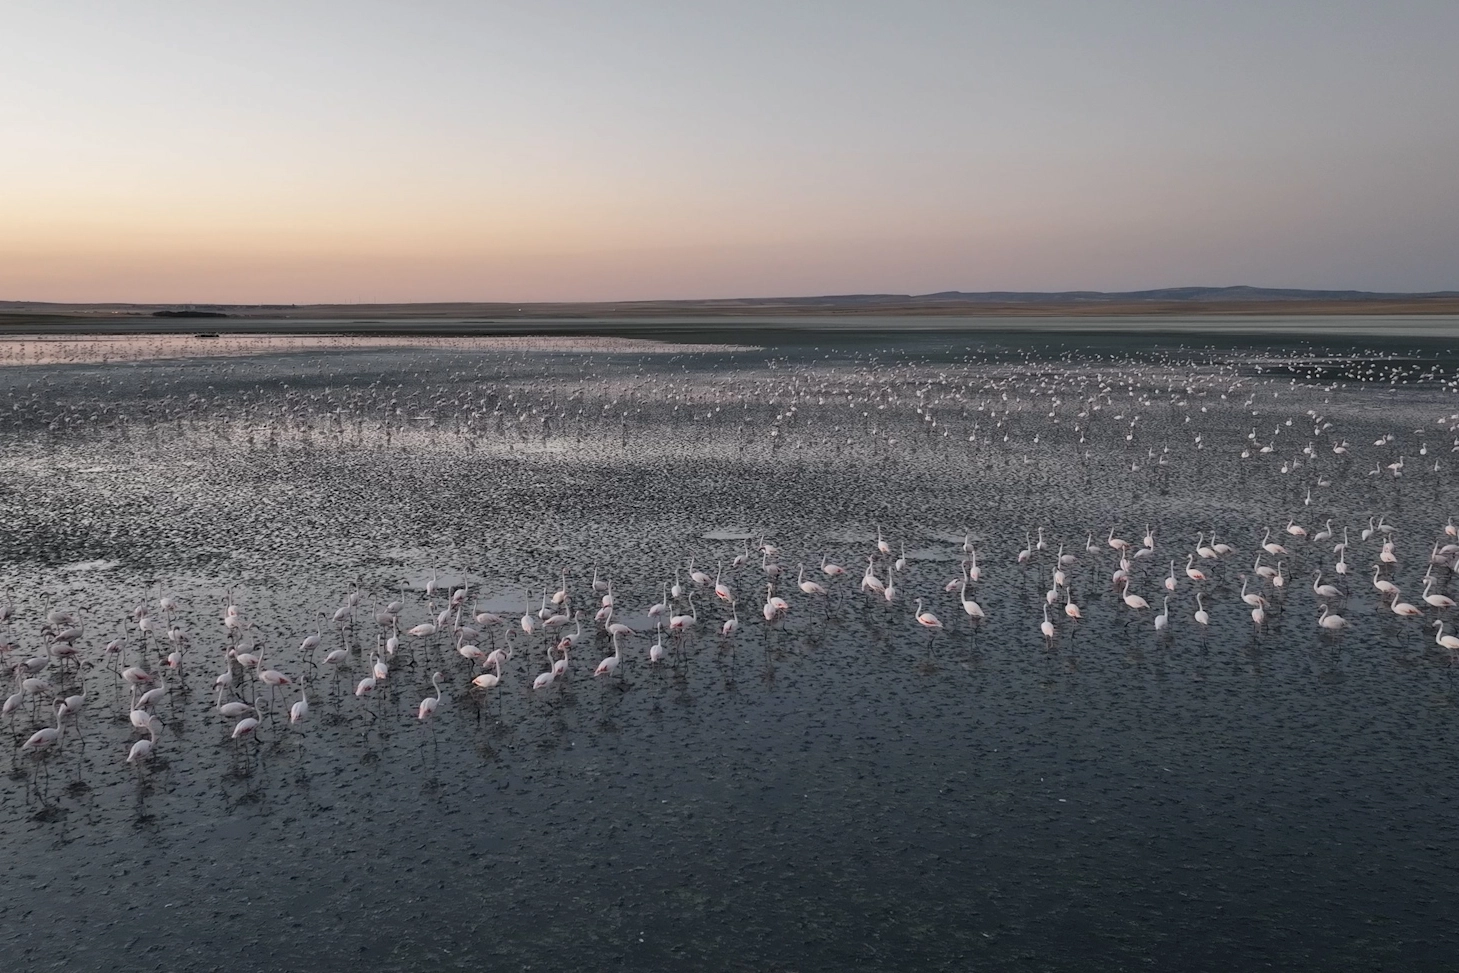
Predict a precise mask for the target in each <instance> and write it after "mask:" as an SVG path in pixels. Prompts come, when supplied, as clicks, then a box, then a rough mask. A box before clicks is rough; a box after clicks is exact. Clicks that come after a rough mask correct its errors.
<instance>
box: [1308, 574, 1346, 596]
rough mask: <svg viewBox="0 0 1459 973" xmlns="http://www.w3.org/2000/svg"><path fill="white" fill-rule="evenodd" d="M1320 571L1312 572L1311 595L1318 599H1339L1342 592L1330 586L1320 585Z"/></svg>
mask: <svg viewBox="0 0 1459 973" xmlns="http://www.w3.org/2000/svg"><path fill="white" fill-rule="evenodd" d="M1321 582H1322V569H1321V568H1319V569H1317V570H1316V571H1314V572H1312V593H1313V594H1315V595H1316V596H1317V597H1318V598H1341V597H1342V592H1341V591H1339V590H1338V589H1337V588H1335V587H1333V586H1332V585H1330V584H1322V583H1321Z"/></svg>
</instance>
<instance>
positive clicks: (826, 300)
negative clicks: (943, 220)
mask: <svg viewBox="0 0 1459 973" xmlns="http://www.w3.org/2000/svg"><path fill="white" fill-rule="evenodd" d="M1455 297H1459V291H1428V292H1424V293H1415V294H1407V293H1385V292H1382V291H1321V290H1302V289H1299V288H1293V287H1245V286H1235V287H1160V288H1156V289H1154V290H1146V291H938V292H937V293H935V294H828V295H825V296H823V297H782V298H768V299H762V300H765V301H767V302H773V303H785V304H827V305H839V304H852V303H863V304H905V303H908V302H912V303H925V304H937V303H959V304H1130V303H1138V302H1141V301H1149V302H1158V303H1170V302H1179V301H1190V302H1220V303H1235V302H1239V301H1263V302H1264V301H1381V302H1385V303H1387V302H1394V301H1413V300H1433V299H1443V298H1455ZM754 302H755V301H754V299H751V300H750V301H748V302H747V303H754ZM706 303H708V302H706Z"/></svg>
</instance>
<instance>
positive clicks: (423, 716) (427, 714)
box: [415, 672, 441, 723]
mask: <svg viewBox="0 0 1459 973" xmlns="http://www.w3.org/2000/svg"><path fill="white" fill-rule="evenodd" d="M431 685H432V686H435V687H436V694H435V695H434V696H427V697H426V698H425V699H423V700H421V701H420V709H418V710H416V714H415V718H416V719H417V720H419V721H420V722H422V723H424V722H426V721H427V720H429V719H430V718H431V717H432V716H435V715H436V707H438V706H440V705H441V674H440V673H439V672H437V673H434V674H432V676H431Z"/></svg>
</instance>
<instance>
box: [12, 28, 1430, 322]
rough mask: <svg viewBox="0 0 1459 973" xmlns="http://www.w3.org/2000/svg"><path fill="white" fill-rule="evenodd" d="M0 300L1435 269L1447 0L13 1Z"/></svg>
mask: <svg viewBox="0 0 1459 973" xmlns="http://www.w3.org/2000/svg"><path fill="white" fill-rule="evenodd" d="M3 36H4V40H5V44H4V56H3V57H0V300H33V301H40V300H47V301H78V302H97V301H133V302H180V303H309V302H386V301H470V300H481V301H522V302H527V301H559V300H561V301H576V300H591V301H600V300H641V299H693V298H717V297H765V296H784V295H810V294H838V293H927V292H932V291H943V290H1065V289H1095V290H1125V289H1134V288H1145V287H1164V286H1180V285H1224V284H1252V285H1258V286H1281V287H1313V288H1359V289H1368V290H1400V291H1410V290H1438V289H1455V288H1459V59H1456V58H1455V56H1454V53H1453V51H1454V44H1455V41H1456V39H1459V3H1456V2H1454V0H1433V2H1427V0H1423V2H1421V0H1390V2H1377V0H1374V2H1361V3H1360V2H1347V0H1261V2H1247V0H1225V2H1222V3H1209V2H1193V0H1151V2H1135V0H1128V2H1126V0H1017V2H1014V0H1009V2H1000V3H991V2H979V0H960V2H953V0H948V2H934V0H895V2H891V0H889V2H861V0H825V2H821V0H799V2H795V0H775V2H762V0H739V2H734V3H716V2H702V3H701V2H695V3H685V2H683V0H663V2H660V0H617V2H607V0H603V2H589V0H534V2H532V3H521V2H512V3H497V2H491V0H477V2H430V0H415V2H410V3H406V2H396V3H377V2H370V0H347V2H346V0H331V2H323V0H289V2H282V3H274V2H266V0H252V2H250V3H247V4H241V3H237V2H231V0H229V2H211V0H190V2H148V0H126V2H106V0H83V2H70V0H45V2H31V0H11V2H10V3H8V4H7V5H6V13H5V17H4V30H3Z"/></svg>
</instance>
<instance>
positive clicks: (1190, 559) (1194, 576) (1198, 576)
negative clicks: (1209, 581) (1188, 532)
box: [1185, 554, 1206, 581]
mask: <svg viewBox="0 0 1459 973" xmlns="http://www.w3.org/2000/svg"><path fill="white" fill-rule="evenodd" d="M1195 560H1196V556H1195V555H1194V554H1191V555H1188V556H1187V557H1186V559H1185V576H1186V577H1187V578H1190V579H1191V580H1192V581H1204V580H1206V575H1205V572H1203V571H1202V570H1201V569H1200V568H1197V567H1193V566H1192V565H1194V564H1195Z"/></svg>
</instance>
